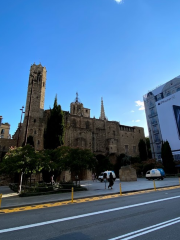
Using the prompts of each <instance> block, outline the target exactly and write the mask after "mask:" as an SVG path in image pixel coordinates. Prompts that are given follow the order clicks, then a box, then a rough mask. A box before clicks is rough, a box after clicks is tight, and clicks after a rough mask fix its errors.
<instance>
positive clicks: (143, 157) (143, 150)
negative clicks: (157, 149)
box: [138, 139, 147, 161]
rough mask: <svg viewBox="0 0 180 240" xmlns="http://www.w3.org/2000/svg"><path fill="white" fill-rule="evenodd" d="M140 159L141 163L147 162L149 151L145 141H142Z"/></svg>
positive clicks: (140, 142) (140, 143)
mask: <svg viewBox="0 0 180 240" xmlns="http://www.w3.org/2000/svg"><path fill="white" fill-rule="evenodd" d="M138 148H139V157H140V159H141V161H146V160H147V150H146V143H145V141H144V140H143V139H140V141H139V144H138Z"/></svg>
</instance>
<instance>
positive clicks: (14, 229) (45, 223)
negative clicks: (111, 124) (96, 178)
mask: <svg viewBox="0 0 180 240" xmlns="http://www.w3.org/2000/svg"><path fill="white" fill-rule="evenodd" d="M177 198H180V196H175V197H169V198H163V199H159V200H153V201H149V202H144V203H137V204H132V205H128V206H124V207H118V208H112V209H107V210H103V211H98V212H92V213H86V214H81V215H77V216H72V217H66V218H61V219H56V220H51V221H46V222H40V223H35V224H29V225H24V226H20V227H13V228H7V229H2V230H0V234H1V233H6V232H13V231H17V230H23V229H27V228H33V227H39V226H44V225H48V224H53V223H58V222H64V221H69V220H74V219H77V218H84V217H89V216H94V215H99V214H103V213H109V212H115V211H119V210H124V209H127V208H133V207H139V206H143V205H148V204H152V203H158V202H164V201H169V200H173V199H177Z"/></svg>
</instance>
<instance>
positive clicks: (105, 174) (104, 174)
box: [103, 173, 107, 189]
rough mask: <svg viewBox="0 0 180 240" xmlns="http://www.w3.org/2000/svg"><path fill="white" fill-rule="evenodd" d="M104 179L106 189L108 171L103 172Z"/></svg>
mask: <svg viewBox="0 0 180 240" xmlns="http://www.w3.org/2000/svg"><path fill="white" fill-rule="evenodd" d="M103 179H104V183H105V189H106V182H107V173H103Z"/></svg>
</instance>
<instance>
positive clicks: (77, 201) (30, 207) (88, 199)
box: [0, 186, 180, 214]
mask: <svg viewBox="0 0 180 240" xmlns="http://www.w3.org/2000/svg"><path fill="white" fill-rule="evenodd" d="M177 188H180V186H174V187H165V188H157V191H163V190H171V189H177ZM150 192H154V189H152V190H142V191H138V192H130V193H122V196H123V197H126V196H132V195H137V194H143V193H150ZM122 196H120V194H113V195H107V196H99V197H91V198H82V199H74V200H73V203H72V202H71V200H67V201H62V202H54V203H46V204H39V205H31V206H25V207H16V208H7V209H0V213H1V214H3V213H14V212H23V211H29V210H35V209H43V208H49V207H59V206H63V205H67V204H68V205H70V204H75V203H84V202H92V201H98V200H105V199H111V198H117V197H119V198H121V197H122Z"/></svg>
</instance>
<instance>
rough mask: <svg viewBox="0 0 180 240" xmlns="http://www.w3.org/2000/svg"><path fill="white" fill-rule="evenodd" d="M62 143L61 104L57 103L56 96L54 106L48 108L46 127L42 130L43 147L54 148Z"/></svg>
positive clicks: (62, 119)
mask: <svg viewBox="0 0 180 240" xmlns="http://www.w3.org/2000/svg"><path fill="white" fill-rule="evenodd" d="M63 143H64V118H63V111H62V109H61V106H60V105H58V104H57V96H56V97H55V100H54V106H53V108H52V109H50V115H49V117H48V120H47V127H46V129H45V131H44V148H45V149H55V148H57V147H59V146H61V145H63Z"/></svg>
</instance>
